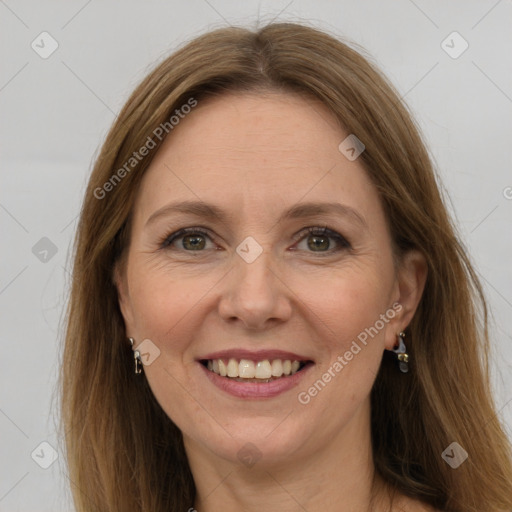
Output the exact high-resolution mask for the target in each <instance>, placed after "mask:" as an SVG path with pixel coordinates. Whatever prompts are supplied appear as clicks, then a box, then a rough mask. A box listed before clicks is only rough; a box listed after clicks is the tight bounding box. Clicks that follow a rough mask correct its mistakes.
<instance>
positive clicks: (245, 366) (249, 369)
mask: <svg viewBox="0 0 512 512" xmlns="http://www.w3.org/2000/svg"><path fill="white" fill-rule="evenodd" d="M255 373H256V370H255V368H254V363H253V362H252V361H250V360H249V359H241V360H240V364H239V365H238V375H237V377H242V378H244V379H254V375H255Z"/></svg>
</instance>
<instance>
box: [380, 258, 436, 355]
mask: <svg viewBox="0 0 512 512" xmlns="http://www.w3.org/2000/svg"><path fill="white" fill-rule="evenodd" d="M427 274H428V265H427V261H426V259H425V256H424V255H423V253H422V252H420V251H418V250H417V249H411V250H409V251H407V252H406V253H405V254H404V255H403V257H402V260H401V263H400V267H399V269H398V271H397V276H396V282H395V301H394V302H397V303H399V304H400V306H401V307H400V306H398V305H397V306H396V307H394V308H393V309H394V310H395V311H396V315H395V317H394V318H393V319H391V320H390V321H389V323H388V326H387V329H386V338H385V345H386V349H388V350H392V349H393V348H394V347H395V345H396V344H397V335H398V333H399V332H400V331H403V330H404V329H405V328H406V327H407V326H408V325H409V324H410V322H411V320H412V318H413V317H414V314H415V313H416V309H417V307H418V304H419V302H420V300H421V297H422V295H423V290H424V288H425V283H426V281H427Z"/></svg>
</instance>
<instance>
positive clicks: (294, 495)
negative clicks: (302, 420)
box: [185, 403, 384, 512]
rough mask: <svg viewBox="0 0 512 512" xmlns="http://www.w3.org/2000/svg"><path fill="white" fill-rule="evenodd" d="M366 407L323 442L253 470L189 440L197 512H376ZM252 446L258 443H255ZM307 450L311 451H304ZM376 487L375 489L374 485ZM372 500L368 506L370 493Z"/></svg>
mask: <svg viewBox="0 0 512 512" xmlns="http://www.w3.org/2000/svg"><path fill="white" fill-rule="evenodd" d="M369 424H370V422H369V404H367V403H365V404H364V405H363V406H362V408H361V410H359V411H358V412H357V413H356V414H355V415H354V417H353V418H352V420H351V421H350V422H349V423H348V424H347V426H346V428H345V429H343V431H341V432H338V433H337V434H336V435H335V436H334V437H331V438H329V439H325V442H324V443H323V444H322V445H321V447H320V449H318V447H319V444H320V442H321V441H319V439H318V438H317V439H310V440H308V441H307V442H306V443H304V445H303V446H302V447H301V449H300V450H298V451H297V453H298V452H299V451H300V452H301V455H300V456H299V455H294V456H290V457H287V458H286V460H282V461H278V462H275V461H273V462H272V464H269V463H267V464H264V463H263V459H261V460H260V461H258V462H257V463H256V464H255V465H254V466H252V467H250V468H249V467H245V466H243V465H241V464H239V463H234V462H232V461H226V460H225V459H223V458H220V457H213V456H212V455H211V452H210V454H209V455H207V454H206V452H204V451H200V450H198V449H197V447H196V446H194V447H193V449H190V448H191V445H190V439H187V441H186V443H185V444H186V446H187V445H188V446H187V453H188V456H189V462H190V467H191V470H192V473H193V475H194V481H195V484H196V490H197V493H196V495H197V498H196V502H195V504H194V505H195V509H196V510H198V511H200V512H221V511H222V512H234V511H240V510H245V511H249V512H253V511H254V512H257V511H261V510H265V511H269V512H274V511H276V512H277V511H279V512H287V511H292V510H293V511H297V510H310V511H313V510H322V512H331V511H332V512H334V511H336V512H348V511H354V510H358V511H361V512H367V511H368V512H374V511H375V512H377V511H379V512H380V511H381V510H384V509H383V508H382V496H383V486H382V481H381V480H380V479H379V478H376V480H375V482H374V465H373V457H372V452H371V436H370V428H369ZM255 444H256V442H255ZM308 446H311V447H312V448H313V447H315V449H310V450H308V448H307V447H308ZM374 484H376V485H374ZM373 493H375V494H376V495H377V496H376V500H375V502H372V494H373Z"/></svg>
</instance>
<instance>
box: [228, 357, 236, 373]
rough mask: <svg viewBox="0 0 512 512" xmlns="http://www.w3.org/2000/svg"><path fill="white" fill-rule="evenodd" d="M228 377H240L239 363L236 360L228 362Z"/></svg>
mask: <svg viewBox="0 0 512 512" xmlns="http://www.w3.org/2000/svg"><path fill="white" fill-rule="evenodd" d="M228 377H238V363H237V362H236V361H235V360H234V359H230V360H229V362H228Z"/></svg>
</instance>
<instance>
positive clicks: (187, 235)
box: [160, 228, 210, 252]
mask: <svg viewBox="0 0 512 512" xmlns="http://www.w3.org/2000/svg"><path fill="white" fill-rule="evenodd" d="M206 239H210V236H209V235H208V233H207V232H206V231H204V230H202V229H199V228H184V229H180V230H179V231H176V232H175V233H172V234H170V235H168V236H167V237H166V238H165V240H164V241H163V242H162V243H161V245H160V247H161V248H162V249H167V248H171V246H172V245H173V244H174V245H175V244H176V243H177V242H178V241H179V240H181V244H178V247H174V249H183V250H185V251H188V252H191V251H202V250H203V249H205V247H206Z"/></svg>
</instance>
